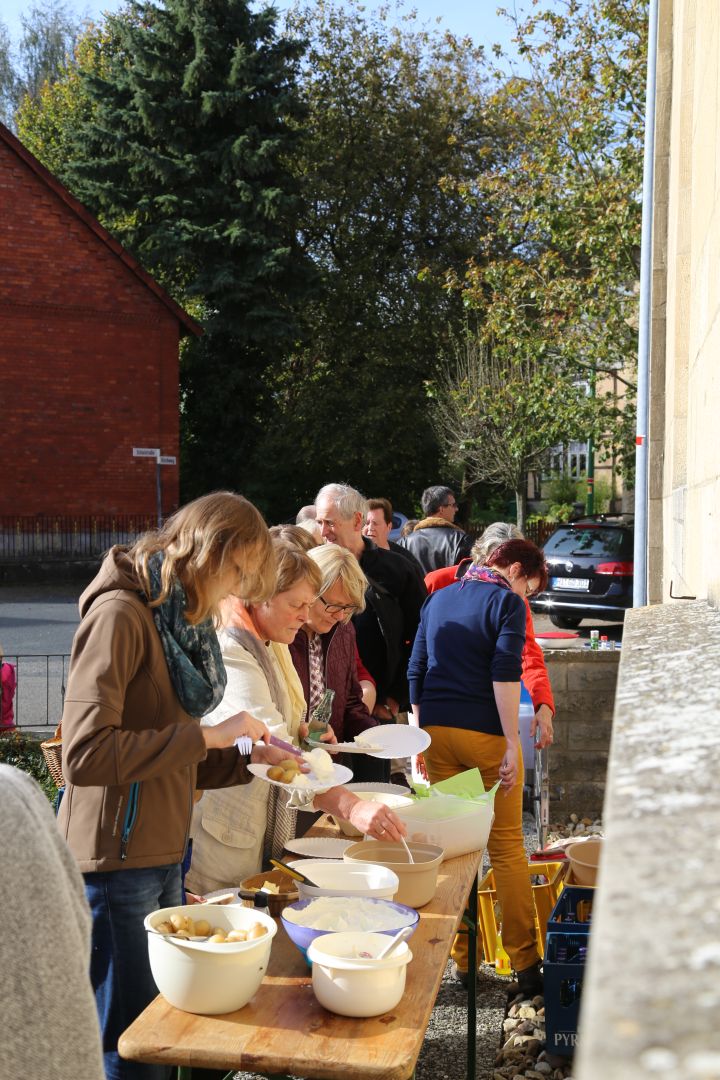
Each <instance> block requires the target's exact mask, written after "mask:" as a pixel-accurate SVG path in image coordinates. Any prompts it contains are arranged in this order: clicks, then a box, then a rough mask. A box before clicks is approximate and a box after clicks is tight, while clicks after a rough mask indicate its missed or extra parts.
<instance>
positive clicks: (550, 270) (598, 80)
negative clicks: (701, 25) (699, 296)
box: [434, 0, 647, 517]
mask: <svg viewBox="0 0 720 1080" xmlns="http://www.w3.org/2000/svg"><path fill="white" fill-rule="evenodd" d="M515 33H516V40H517V45H518V53H519V55H520V57H521V58H522V59H523V61H524V62H525V64H526V65H527V67H528V68H529V72H528V71H527V70H525V71H523V73H522V74H518V73H515V72H508V67H507V65H506V64H505V63H503V62H502V58H500V59H499V60H498V65H497V67H496V71H495V81H496V89H495V92H494V93H493V94H492V95H491V97H490V98H489V99H488V101H487V105H486V107H487V109H488V111H489V112H490V113H491V114H492V115H493V116H494V118H495V123H496V125H497V130H498V131H499V132H500V133H501V136H500V137H501V143H500V145H499V146H496V147H495V148H494V150H495V154H494V158H495V160H494V163H492V164H491V165H490V167H489V168H483V169H482V171H479V172H478V174H477V176H476V177H475V178H474V179H473V180H472V181H471V182H470V183H467V182H466V181H463V180H458V179H457V178H455V177H452V176H448V177H446V178H445V180H444V184H445V185H447V186H451V187H454V188H456V189H458V190H460V191H462V193H463V195H464V197H465V198H466V199H467V200H468V203H469V204H471V205H474V204H475V203H477V204H478V205H481V206H482V208H483V213H485V214H488V213H489V214H490V216H491V219H492V229H491V230H490V231H488V233H487V234H486V237H485V243H484V244H483V245H482V246H481V248H480V249H479V250H478V252H477V254H476V256H475V257H474V258H473V259H471V260H470V262H469V263H468V265H467V266H466V267H465V269H464V271H463V273H462V274H457V273H455V272H454V271H451V272H450V273H449V275H448V278H447V281H448V286H449V287H451V288H453V289H457V290H459V291H460V292H461V293H462V295H463V297H464V300H465V304H466V306H467V308H468V309H471V310H472V311H473V312H474V315H475V320H476V322H475V325H476V326H477V333H476V341H475V343H474V344H473V343H470V344H469V345H468V344H466V345H465V346H463V348H461V350H460V354H459V360H458V361H457V362H456V363H455V364H454V366H453V363H452V362H451V364H450V367H449V368H448V367H447V365H446V368H445V375H444V379H443V381H442V382H441V384H440V386H439V387H438V388H437V389H435V390H434V392H436V393H438V394H440V396H442V398H443V401H444V406H445V427H446V430H448V426H449V425H450V423H451V417H452V424H453V426H454V429H455V431H456V433H462V435H461V438H460V439H458V440H456V444H455V447H454V448H453V445H452V441H451V439H450V438H447V439H446V440H445V441H446V448H447V452H448V453H449V455H450V456H451V457H454V458H455V459H456V460H457V461H458V462H461V463H462V465H463V467H464V472H465V477H466V481H467V482H472V481H473V480H476V479H485V480H487V479H489V478H490V477H491V476H492V477H493V479H495V480H496V481H498V482H499V481H504V483H505V484H506V485H507V487H508V488H510V489H511V490H514V491H516V492H517V493H518V514H519V516H520V517H521V516H522V513H523V510H522V506H521V505H520V503H521V496H520V492H521V491H522V490H524V487H525V484H526V477H527V470H528V469H529V468H537V466H538V464H539V463H541V462H542V458H543V454H546V453H547V451H549V449H550V448H551V446H553V445H554V444H555V443H557V442H567V441H569V440H570V439H578V438H580V439H582V438H588V437H593V438H594V440H595V442H596V445H598V444H599V445H602V446H603V448H604V452H605V453H606V454H612V455H614V457H615V460H617V461H622V463H623V466H624V469H625V472H626V475H628V474H631V471H632V432H633V430H634V371H635V360H636V350H637V336H636V319H635V313H636V306H637V297H636V283H637V278H638V266H639V245H640V225H641V208H640V193H641V184H642V138H643V121H644V96H645V73H646V68H645V63H646V35H647V3H646V0H589V2H580V0H565V2H564V3H559V4H556V5H555V6H554V8H553V10H551V11H544V12H538V13H535V14H534V15H533V16H532V17H531V18H528V19H526V20H524V21H517V20H515ZM468 350H469V352H468ZM469 355H471V356H474V357H475V358H476V360H477V364H476V367H475V370H474V372H472V373H469V370H468V356H469ZM608 375H612V377H613V379H614V380H615V381H616V382H617V381H619V382H620V383H621V385H622V386H623V387H624V391H625V392H624V395H623V401H622V406H620V405H619V403H618V401H617V398H616V396H615V395H614V394H604V395H603V394H602V393H600V394H598V395H596V396H594V395H593V393H592V391H593V390H594V389H595V388H596V387H599V386H601V385H602V380H603V377H604V376H608ZM463 386H464V387H465V392H463ZM500 386H502V387H505V388H507V387H509V386H512V387H513V388H514V389H513V393H512V394H507V393H501V392H500V391H499V389H498V388H499V387H500ZM482 398H485V399H487V400H486V404H485V405H484V406H483V407H479V405H478V402H479V401H480V400H481V399H482ZM503 402H504V404H503ZM435 415H437V410H436V413H435ZM503 416H504V418H505V421H506V430H507V431H508V433H509V435H508V438H509V440H510V441H511V442H515V444H516V451H515V453H514V454H511V455H509V456H508V455H507V454H504V455H503V458H504V459H505V461H506V467H505V469H504V470H499V469H498V460H500V459H499V458H498V457H497V456H496V455H493V454H492V453H488V445H487V438H488V431H490V430H495V429H497V428H498V427H499V428H500V429H502V426H503V425H502V421H503ZM521 417H522V421H521V422H520V423H519V418H521ZM516 429H517V434H515V432H516ZM511 432H512V433H513V434H512V435H511V434H510V433H511ZM563 432H564V434H563ZM523 473H524V476H523Z"/></svg>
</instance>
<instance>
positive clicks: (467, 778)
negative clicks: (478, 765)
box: [413, 769, 500, 802]
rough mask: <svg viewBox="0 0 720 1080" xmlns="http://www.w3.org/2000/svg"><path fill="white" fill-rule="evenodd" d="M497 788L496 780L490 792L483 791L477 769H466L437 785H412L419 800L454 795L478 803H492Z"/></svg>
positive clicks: (498, 782)
mask: <svg viewBox="0 0 720 1080" xmlns="http://www.w3.org/2000/svg"><path fill="white" fill-rule="evenodd" d="M499 786H500V781H499V780H498V781H497V783H496V784H495V786H494V787H493V788H491V789H490V791H485V785H484V784H483V780H482V776H481V775H480V770H479V769H467V770H466V771H465V772H461V773H458V774H457V776H450V777H449V778H448V779H447V780H441V781H440V782H439V783H437V784H419V783H418V784H413V788H414V790H415V794H416V795H417V797H418V798H419V799H429V798H432V796H433V795H454V796H455V798H457V799H472V800H475V801H478V802H492V800H493V799H494V798H495V792H496V791H497V789H498V787H499Z"/></svg>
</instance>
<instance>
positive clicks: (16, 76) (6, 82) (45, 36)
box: [0, 0, 87, 127]
mask: <svg viewBox="0 0 720 1080" xmlns="http://www.w3.org/2000/svg"><path fill="white" fill-rule="evenodd" d="M20 23H21V26H22V33H21V35H20V40H19V42H18V44H17V47H16V48H15V49H13V47H12V43H11V41H10V37H9V34H8V32H7V28H6V27H5V26H4V25H2V23H0V119H1V120H2V122H3V123H4V124H7V125H8V126H10V127H13V126H14V124H15V118H16V117H15V114H16V111H17V109H18V108H20V107H21V106H22V105H23V104H24V103H25V102H27V101H28V100H30V101H35V100H37V98H38V97H39V96H40V94H41V93H42V92H43V90H44V89H45V88H46V87H48V86H51V85H52V84H53V83H54V82H55V81H56V80H57V79H58V78H61V77H62V76H63V75H64V73H65V71H66V69H67V65H68V61H69V60H70V58H71V57H72V55H73V52H74V50H75V46H76V45H77V42H78V40H79V38H80V36H81V34H82V32H83V29H84V28H85V26H86V25H87V21H86V20H84V19H79V18H77V16H75V15H74V14H73V12H72V11H71V10H70V9H69V8H68V6H67V5H66V4H64V3H62V2H61V0H44V2H42V3H35V4H33V5H32V6H31V7H30V8H29V10H28V11H27V12H23V13H22V14H21V16H20Z"/></svg>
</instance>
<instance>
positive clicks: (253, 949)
mask: <svg viewBox="0 0 720 1080" xmlns="http://www.w3.org/2000/svg"><path fill="white" fill-rule="evenodd" d="M144 925H145V929H146V930H147V935H148V953H149V957H150V969H151V971H152V975H153V978H154V980H155V983H156V985H157V988H158V990H159V991H160V993H161V994H162V995H163V997H164V998H165V999H166V1001H168V1002H169V1004H170V1005H173V1006H174V1007H175V1008H176V1009H182V1010H183V1011H184V1012H190V1013H199V1014H203V1015H207V1016H216V1015H219V1014H222V1013H229V1012H235V1010H236V1009H242V1007H243V1006H244V1005H247V1003H248V1001H249V1000H250V998H251V997H253V995H254V994H255V993H256V992H257V990H258V989H259V987H260V983H261V982H262V980H263V975H264V974H265V972H266V970H267V966H268V962H269V960H270V949H271V947H272V939H273V938H274V936H275V934H276V933H277V924H276V922H275V920H274V919H272V918H271V917H270V916H269V915H266V914H265V912H264V911H258V910H257V909H256V908H246V907H235V906H225V905H219V904H181V905H178V906H177V907H168V908H160V909H159V910H158V911H152V912H151V913H150V914H149V915H147V916H146V918H145V924H144Z"/></svg>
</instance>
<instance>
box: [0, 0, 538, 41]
mask: <svg viewBox="0 0 720 1080" xmlns="http://www.w3.org/2000/svg"><path fill="white" fill-rule="evenodd" d="M500 2H502V0H500ZM65 4H66V7H67V8H68V9H70V10H74V11H77V12H78V13H79V14H80V15H87V16H89V17H90V18H98V17H99V16H100V14H101V13H102V12H103V11H116V10H117V9H118V8H119V7H121V6H122V0H65ZM277 6H278V7H280V8H283V7H285V6H286V5H285V3H283V2H282V0H278V3H277ZM365 6H366V7H367V8H368V9H369V10H374V9H375V8H377V7H379V6H380V4H379V3H376V2H375V0H366V5H365ZM503 6H505V7H507V8H509V9H512V8H513V6H515V7H517V8H518V9H519V10H525V11H527V10H528V9H529V8H530V7H531V6H532V5H531V3H530V0H515V2H514V0H505V2H504V4H503ZM32 7H33V0H2V7H1V9H0V19H1V20H2V22H4V23H5V25H6V27H7V28H8V30H9V32H10V36H11V38H13V39H14V40H16V39H17V38H18V37H19V35H20V29H21V23H20V16H21V15H22V13H23V12H25V11H29V10H30V9H31V8H32ZM497 8H498V0H416V2H415V3H412V2H409V3H407V4H406V5H405V10H412V9H415V10H416V11H417V13H418V21H419V22H421V23H427V22H433V21H434V20H435V19H437V18H438V17H440V18H441V19H442V22H441V24H440V25H441V26H442V27H447V29H449V30H451V31H452V32H453V33H455V34H458V35H464V34H469V35H470V37H472V38H473V40H474V41H475V43H476V44H478V45H485V46H490V45H492V44H494V43H495V42H499V43H500V44H502V45H503V46H505V47H506V48H508V49H510V50H512V47H511V45H510V37H511V29H510V24H509V22H508V20H507V19H506V18H504V17H503V16H500V15H498V14H497Z"/></svg>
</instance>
